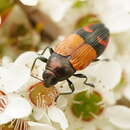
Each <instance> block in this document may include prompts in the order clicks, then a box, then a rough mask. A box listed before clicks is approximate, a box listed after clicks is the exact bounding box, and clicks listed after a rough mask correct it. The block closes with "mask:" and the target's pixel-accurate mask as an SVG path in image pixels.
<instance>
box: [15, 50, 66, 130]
mask: <svg viewBox="0 0 130 130" xmlns="http://www.w3.org/2000/svg"><path fill="white" fill-rule="evenodd" d="M36 57H38V55H37V53H35V52H26V53H23V54H22V55H20V56H19V57H18V58H17V59H16V61H15V64H17V65H19V64H22V66H24V67H27V68H28V69H29V68H30V69H31V67H32V64H33V62H34V60H35V58H36ZM44 57H48V51H47V52H46V53H45V55H44ZM44 67H45V64H42V62H41V61H40V62H38V61H37V63H36V64H35V67H34V71H35V70H36V71H35V74H37V75H39V73H42V72H43V71H44V70H43V68H44ZM40 68H42V69H40ZM32 85H33V86H37V85H43V84H41V83H37V80H34V82H32V78H31V79H30V80H29V81H28V83H26V85H25V86H26V89H27V88H30V87H31V86H32ZM29 91H31V90H30V89H29ZM30 93H31V92H30ZM39 93H42V92H41V91H40V92H39ZM39 93H38V94H39ZM35 96H36V95H35ZM37 96H39V95H37ZM46 96H47V95H46ZM29 97H30V100H31V101H32V100H36V98H35V99H31V97H32V98H33V97H34V96H29ZM42 100H43V98H42V96H39V98H38V100H37V101H36V104H35V105H36V106H35V107H34V113H33V116H34V118H35V119H36V120H37V121H42V122H43V123H48V124H51V121H53V122H56V123H59V124H60V126H61V128H62V129H66V128H67V127H68V122H67V119H66V117H65V115H64V113H63V112H62V111H61V110H60V109H59V108H58V107H56V106H55V105H54V104H52V105H51V106H45V107H47V109H45V108H44V104H43V102H42ZM62 104H63V103H62ZM39 107H41V108H39ZM41 113H42V114H41Z"/></svg>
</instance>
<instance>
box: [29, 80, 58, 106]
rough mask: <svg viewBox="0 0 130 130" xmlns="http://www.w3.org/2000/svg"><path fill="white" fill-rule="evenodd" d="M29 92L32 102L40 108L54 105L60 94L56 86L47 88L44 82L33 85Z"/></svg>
mask: <svg viewBox="0 0 130 130" xmlns="http://www.w3.org/2000/svg"><path fill="white" fill-rule="evenodd" d="M29 92H30V93H29V97H30V100H31V102H32V103H33V104H34V105H35V106H37V107H39V108H45V107H47V106H50V105H52V104H53V103H55V99H56V97H57V96H58V92H57V90H56V88H55V87H54V86H52V87H50V88H46V87H44V83H42V82H40V83H37V84H35V85H33V86H32V87H31V88H30V89H29Z"/></svg>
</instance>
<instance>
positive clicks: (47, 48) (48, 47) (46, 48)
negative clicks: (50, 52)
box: [40, 47, 49, 55]
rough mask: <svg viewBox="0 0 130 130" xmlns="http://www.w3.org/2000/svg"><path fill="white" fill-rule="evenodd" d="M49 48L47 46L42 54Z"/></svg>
mask: <svg viewBox="0 0 130 130" xmlns="http://www.w3.org/2000/svg"><path fill="white" fill-rule="evenodd" d="M48 48H49V47H46V48H45V49H44V50H43V51H42V53H41V54H40V55H43V54H44V53H45V51H46V50H47V49H48Z"/></svg>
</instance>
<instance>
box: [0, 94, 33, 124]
mask: <svg viewBox="0 0 130 130" xmlns="http://www.w3.org/2000/svg"><path fill="white" fill-rule="evenodd" d="M6 98H7V104H5V105H6V106H5V108H4V110H3V111H1V112H0V124H5V123H8V122H10V121H12V120H13V119H19V118H24V117H27V116H28V115H29V114H30V113H31V111H32V107H31V105H30V104H29V103H28V101H27V100H26V99H24V98H22V97H20V96H18V95H15V94H7V95H6ZM4 101H5V100H4ZM0 103H2V100H0ZM23 108H24V109H23Z"/></svg>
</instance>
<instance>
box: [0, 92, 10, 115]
mask: <svg viewBox="0 0 130 130" xmlns="http://www.w3.org/2000/svg"><path fill="white" fill-rule="evenodd" d="M7 104H8V98H7V96H6V94H5V93H4V92H2V91H0V113H1V112H3V111H4V110H5V109H6V107H7Z"/></svg>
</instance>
